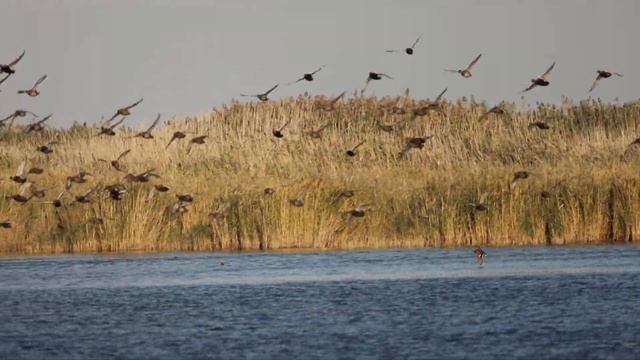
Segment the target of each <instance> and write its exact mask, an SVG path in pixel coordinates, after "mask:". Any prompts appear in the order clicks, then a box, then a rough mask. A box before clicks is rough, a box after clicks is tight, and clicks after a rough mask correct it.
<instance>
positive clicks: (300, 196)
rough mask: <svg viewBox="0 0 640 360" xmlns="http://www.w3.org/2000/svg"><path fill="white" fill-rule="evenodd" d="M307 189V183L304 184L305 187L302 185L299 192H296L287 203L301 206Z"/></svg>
mask: <svg viewBox="0 0 640 360" xmlns="http://www.w3.org/2000/svg"><path fill="white" fill-rule="evenodd" d="M307 191H309V185H306V186H305V187H303V188H302V190H301V191H300V193H298V195H297V196H296V197H294V198H293V199H289V204H291V205H293V206H295V207H303V206H304V196H305V195H306V194H307Z"/></svg>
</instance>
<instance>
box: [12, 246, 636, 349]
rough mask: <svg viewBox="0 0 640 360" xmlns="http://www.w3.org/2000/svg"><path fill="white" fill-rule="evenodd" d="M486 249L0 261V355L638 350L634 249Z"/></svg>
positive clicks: (93, 257)
mask: <svg viewBox="0 0 640 360" xmlns="http://www.w3.org/2000/svg"><path fill="white" fill-rule="evenodd" d="M487 252H488V253H489V254H488V256H487V258H486V263H485V265H484V266H483V267H482V268H480V267H479V266H478V265H477V264H476V263H475V262H474V258H473V254H472V253H471V251H470V250H469V249H460V250H399V251H372V252H335V253H308V254H257V253H255V254H240V255H234V254H167V255H165V254H163V255H145V256H142V255H140V256H138V255H128V256H72V257H67V256H65V257H38V258H14V259H2V260H0V358H2V359H101V358H118V359H176V358H198V359H206V358H219V359H231V358H253V359H265V358H294V359H315V358H323V359H324V358H326V359H335V358H341V359H342V358H343V359H352V358H384V359H387V358H393V359H431V358H433V359H443V358H472V357H473V358H489V359H496V358H505V359H512V358H524V359H539V358H558V359H567V358H574V359H585V358H603V359H605V358H611V359H638V358H640V305H639V304H640V248H639V247H632V246H625V247H620V246H616V247H613V246H593V247H563V248H555V247H554V248H543V247H540V248H508V249H487ZM221 261H224V263H225V265H224V266H220V265H219V263H220V262H221Z"/></svg>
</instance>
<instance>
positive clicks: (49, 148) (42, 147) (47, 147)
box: [36, 141, 58, 155]
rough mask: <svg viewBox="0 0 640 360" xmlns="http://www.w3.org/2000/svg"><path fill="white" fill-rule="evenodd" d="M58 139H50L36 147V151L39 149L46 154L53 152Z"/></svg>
mask: <svg viewBox="0 0 640 360" xmlns="http://www.w3.org/2000/svg"><path fill="white" fill-rule="evenodd" d="M57 144H58V142H57V141H50V142H48V143H46V144H44V145H40V146H38V147H36V151H39V152H41V153H43V154H45V155H49V154H51V153H52V152H53V145H57Z"/></svg>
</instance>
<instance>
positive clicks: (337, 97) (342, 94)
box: [330, 91, 346, 105]
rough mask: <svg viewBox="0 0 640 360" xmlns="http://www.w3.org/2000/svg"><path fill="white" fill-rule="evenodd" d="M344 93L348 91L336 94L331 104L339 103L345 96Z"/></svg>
mask: <svg viewBox="0 0 640 360" xmlns="http://www.w3.org/2000/svg"><path fill="white" fill-rule="evenodd" d="M344 94H346V91H343V92H341V93H340V95H338V96H336V97H335V98H333V100H331V102H330V104H331V105H334V104H335V103H337V102H338V101H340V99H342V97H343V96H344Z"/></svg>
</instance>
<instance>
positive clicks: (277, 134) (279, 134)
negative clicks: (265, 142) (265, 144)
mask: <svg viewBox="0 0 640 360" xmlns="http://www.w3.org/2000/svg"><path fill="white" fill-rule="evenodd" d="M289 123H291V120H287V122H285V123H284V125H282V126H281V127H279V128H278V129H273V130H272V131H271V133H272V134H273V136H274V137H276V138H278V139H281V138H283V137H284V132H283V131H284V128H286V127H287V126H288V125H289Z"/></svg>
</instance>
